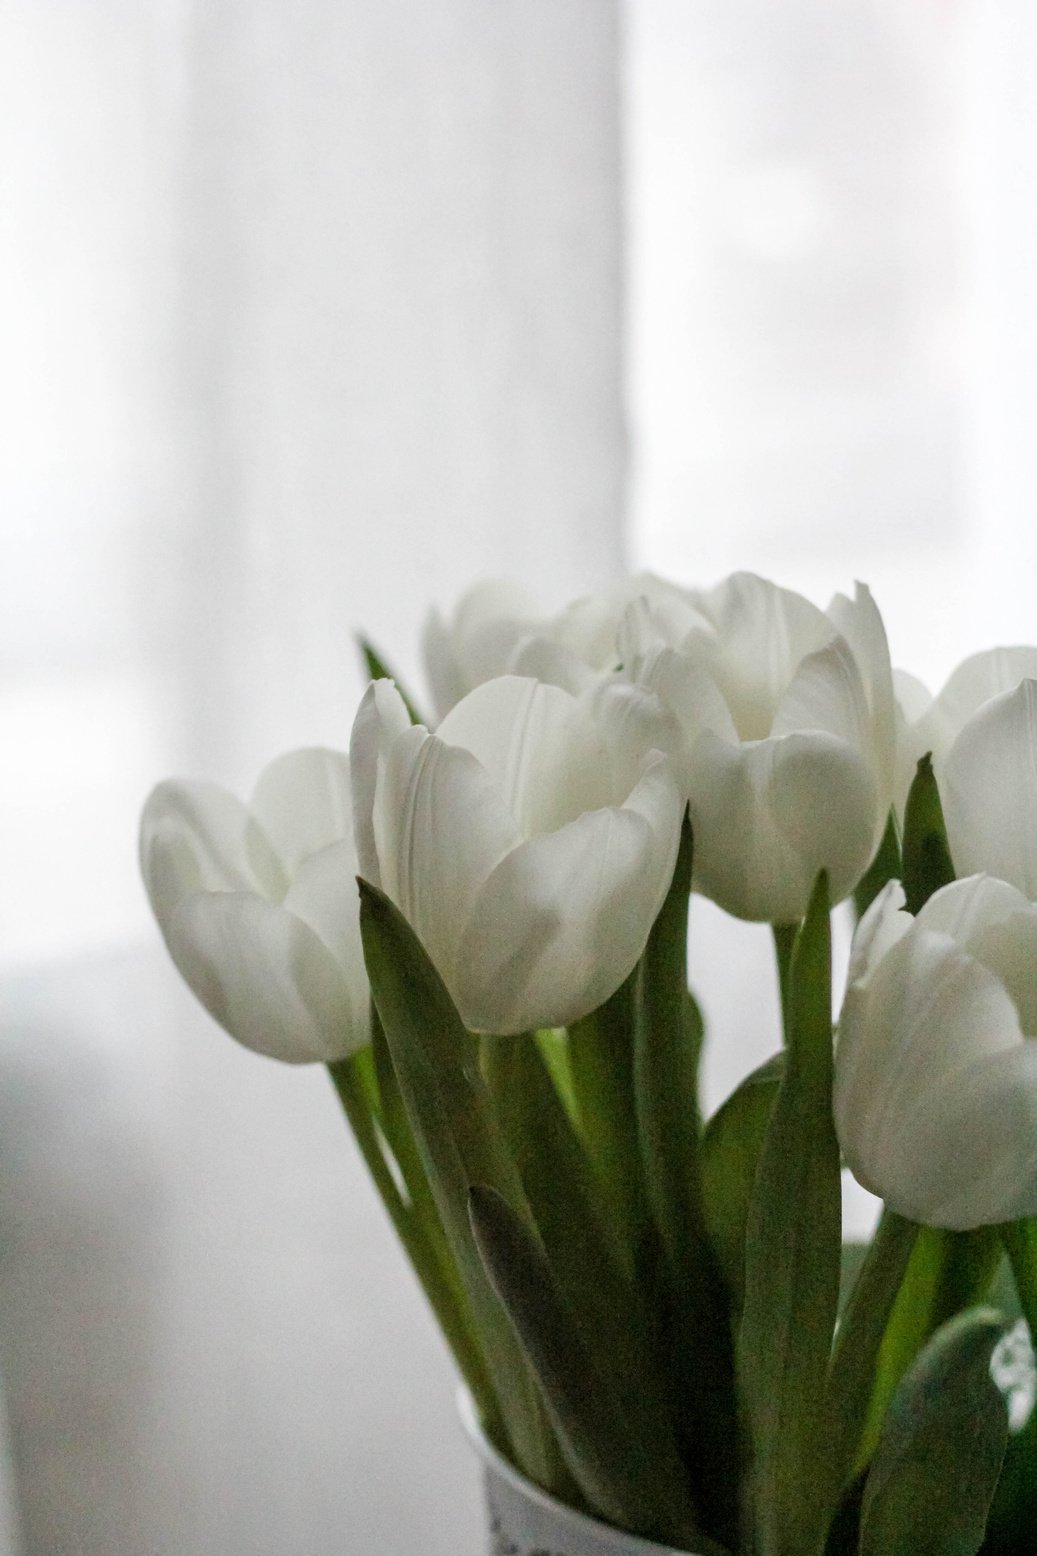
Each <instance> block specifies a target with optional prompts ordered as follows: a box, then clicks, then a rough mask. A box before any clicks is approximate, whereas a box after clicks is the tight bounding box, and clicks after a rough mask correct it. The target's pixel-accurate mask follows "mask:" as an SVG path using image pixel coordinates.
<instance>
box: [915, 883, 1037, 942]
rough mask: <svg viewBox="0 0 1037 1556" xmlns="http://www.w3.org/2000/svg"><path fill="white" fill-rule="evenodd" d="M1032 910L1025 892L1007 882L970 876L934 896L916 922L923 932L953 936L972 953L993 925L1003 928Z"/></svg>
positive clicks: (942, 888) (944, 887) (942, 889)
mask: <svg viewBox="0 0 1037 1556" xmlns="http://www.w3.org/2000/svg"><path fill="white" fill-rule="evenodd" d="M1029 906H1030V904H1029V902H1028V901H1027V899H1026V898H1025V897H1024V896H1023V894H1022V892H1021V891H1018V890H1017V889H1016V888H1015V887H1014V886H1010V885H1009V884H1008V883H1007V881H999V880H995V878H994V877H993V876H990V875H970V876H967V877H965V878H963V879H961V880H957V881H952V882H951V883H950V885H949V886H943V887H941V888H940V890H939V891H937V892H934V893H933V895H932V896H931V897H930V898H929V901H928V902H927V903H926V904H925V905H924V907H923V908H922V910H921V912H920V913H919V914H918V917H917V919H916V920H915V922H916V923H917V925H918V927H919V929H924V930H927V931H928V932H929V933H930V934H936V935H949V936H950V937H951V939H952V940H956V941H957V943H958V944H959V945H960V946H962V947H963V948H964V949H965V950H967V951H971V950H972V946H973V942H974V940H975V939H976V937H977V936H979V935H980V934H981V933H982V931H983V930H984V929H986V928H988V927H989V926H991V925H994V926H997V927H1000V925H1001V922H1002V920H1004V919H1007V918H1010V917H1012V916H1013V915H1014V914H1016V913H1022V912H1025V911H1026V910H1027V909H1028V908H1029Z"/></svg>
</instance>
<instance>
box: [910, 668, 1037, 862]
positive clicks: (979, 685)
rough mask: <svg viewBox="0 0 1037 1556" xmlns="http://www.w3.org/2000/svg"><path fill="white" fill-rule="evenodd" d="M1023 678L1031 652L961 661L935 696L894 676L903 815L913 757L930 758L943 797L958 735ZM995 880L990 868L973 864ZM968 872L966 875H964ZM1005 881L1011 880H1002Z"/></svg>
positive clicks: (1036, 672)
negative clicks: (948, 760)
mask: <svg viewBox="0 0 1037 1556" xmlns="http://www.w3.org/2000/svg"><path fill="white" fill-rule="evenodd" d="M1026 678H1030V679H1037V648H1027V647H1016V648H990V649H985V650H984V651H983V652H982V653H979V654H972V655H970V656H969V658H968V659H965V660H963V661H962V663H961V664H960V665H959V666H958V668H957V669H956V670H955V671H954V673H953V674H952V675H951V676H950V677H949V679H948V681H947V683H946V685H945V686H944V688H943V690H942V691H941V692H939V693H938V695H937V696H935V697H932V696H930V694H929V692H928V691H927V690H926V688H925V687H924V686H923V685H922V683H921V682H920V681H918V680H916V679H915V677H914V676H910V675H907V674H906V673H905V672H904V671H903V670H896V671H894V680H895V685H896V693H897V701H898V703H899V706H900V711H901V714H902V720H901V730H900V734H899V740H898V754H897V780H896V802H897V808H898V810H899V811H900V812H901V813H903V808H904V802H905V801H906V799H907V792H908V789H909V788H910V787H911V780H912V779H913V778H914V776H915V768H916V766H917V764H918V759H919V757H922V756H925V755H926V753H927V752H929V753H931V754H932V758H933V771H934V773H935V775H936V780H937V783H938V784H939V785H940V790H941V793H942V792H943V783H942V781H941V780H942V779H943V773H944V762H945V760H946V758H947V755H948V753H949V751H950V749H951V747H952V746H953V745H954V743H955V741H956V740H957V738H958V736H959V735H960V734H961V733H962V731H963V730H964V728H965V726H966V724H968V723H970V722H971V720H972V719H973V718H975V717H976V715H977V714H978V713H979V712H980V710H981V709H982V708H983V707H984V706H985V704H987V703H988V702H990V701H991V699H992V698H994V697H1000V696H1001V695H1002V694H1003V693H1005V692H1011V691H1014V690H1015V689H1016V687H1017V686H1018V685H1019V684H1020V682H1021V681H1023V680H1025V679H1026ZM976 868H977V869H985V870H989V871H990V872H991V873H992V874H995V875H999V874H1000V873H1001V872H1000V870H999V869H998V868H997V867H996V866H995V865H992V864H984V865H977V866H976ZM965 873H969V872H965ZM1005 878H1006V879H1011V877H1010V876H1006V877H1005Z"/></svg>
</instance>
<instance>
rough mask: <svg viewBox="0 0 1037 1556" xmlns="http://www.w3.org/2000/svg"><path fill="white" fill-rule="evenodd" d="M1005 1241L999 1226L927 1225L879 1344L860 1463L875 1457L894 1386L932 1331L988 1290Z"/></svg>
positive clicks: (909, 1262) (862, 1463) (922, 1228)
mask: <svg viewBox="0 0 1037 1556" xmlns="http://www.w3.org/2000/svg"><path fill="white" fill-rule="evenodd" d="M1000 1254H1001V1242H1000V1239H999V1237H998V1233H997V1231H996V1230H995V1229H994V1228H993V1227H976V1228H975V1229H974V1230H973V1231H971V1232H948V1231H945V1230H942V1229H940V1228H938V1227H929V1226H923V1227H921V1228H920V1229H919V1231H918V1234H917V1236H916V1238H915V1243H914V1247H913V1249H912V1250H911V1256H910V1258H909V1260H908V1265H907V1270H906V1272H905V1274H904V1278H903V1280H902V1282H901V1286H900V1290H899V1292H898V1294H897V1298H896V1301H895V1302H894V1304H893V1311H892V1313H891V1315H890V1318H889V1322H888V1324H887V1325H886V1332H885V1334H884V1336H883V1339H882V1344H881V1346H880V1347H879V1353H878V1361H877V1364H876V1368H875V1383H874V1388H873V1390H872V1396H871V1404H870V1406H869V1409H868V1418H867V1422H866V1425H865V1428H864V1433H863V1436H862V1439H861V1443H860V1447H859V1450H858V1453H857V1460H856V1463H857V1467H858V1468H863V1466H864V1465H865V1464H866V1463H867V1462H868V1460H869V1459H870V1457H871V1455H872V1453H873V1451H874V1448H875V1444H876V1442H877V1441H878V1436H879V1431H880V1428H881V1425H882V1419H883V1416H884V1415H885V1413H886V1408H887V1406H888V1404H889V1401H890V1399H891V1398H892V1397H893V1392H894V1390H895V1389H896V1387H897V1384H898V1383H899V1382H900V1379H901V1378H902V1377H903V1375H904V1373H905V1372H906V1371H907V1369H908V1367H909V1366H910V1365H911V1363H912V1362H913V1361H914V1359H915V1357H916V1356H917V1355H918V1353H919V1351H920V1350H921V1349H922V1347H923V1346H924V1345H925V1344H926V1342H927V1341H928V1340H929V1339H930V1337H931V1336H932V1335H933V1334H935V1333H936V1331H937V1330H938V1329H939V1328H941V1326H942V1325H943V1324H945V1323H946V1322H947V1320H948V1319H950V1318H953V1317H954V1315H955V1314H956V1313H960V1312H962V1310H963V1309H965V1308H970V1307H974V1306H975V1305H976V1303H978V1302H981V1301H982V1300H983V1299H984V1297H985V1296H986V1295H987V1293H988V1291H989V1289H990V1284H991V1281H992V1280H993V1278H994V1275H995V1274H996V1272H997V1268H998V1264H999V1262H1000Z"/></svg>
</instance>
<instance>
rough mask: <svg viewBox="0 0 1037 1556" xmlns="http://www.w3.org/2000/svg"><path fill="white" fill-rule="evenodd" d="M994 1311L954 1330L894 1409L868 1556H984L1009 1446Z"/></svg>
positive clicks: (955, 1324)
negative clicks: (993, 1362)
mask: <svg viewBox="0 0 1037 1556" xmlns="http://www.w3.org/2000/svg"><path fill="white" fill-rule="evenodd" d="M1003 1332H1004V1326H1003V1323H1002V1320H1001V1318H1000V1316H999V1315H998V1314H996V1313H994V1312H992V1311H990V1310H989V1309H976V1310H972V1311H970V1312H966V1313H961V1314H959V1315H958V1316H957V1317H956V1318H954V1319H952V1320H951V1321H950V1322H949V1323H948V1324H946V1325H944V1327H943V1328H942V1329H940V1330H939V1331H938V1332H937V1334H936V1335H934V1337H933V1338H932V1339H931V1340H930V1341H929V1343H928V1345H927V1346H926V1347H925V1349H924V1350H923V1351H922V1353H921V1354H920V1355H919V1356H918V1357H917V1358H916V1360H915V1361H914V1362H913V1363H912V1365H911V1366H910V1367H909V1368H908V1370H907V1372H906V1373H905V1374H904V1376H903V1378H902V1379H901V1381H900V1384H899V1385H898V1387H897V1391H896V1393H895V1394H894V1396H893V1399H892V1401H891V1403H890V1407H889V1410H888V1412H887V1414H886V1418H885V1421H884V1423H883V1427H882V1433H881V1435H880V1437H879V1442H878V1446H877V1448H876V1451H875V1457H874V1459H873V1461H872V1465H871V1469H870V1470H869V1472H868V1478H867V1481H866V1483H865V1486H864V1494H863V1498H862V1503H861V1519H860V1523H861V1538H860V1551H861V1556H975V1553H976V1552H977V1551H979V1549H980V1547H981V1545H982V1543H983V1535H984V1531H985V1529H986V1524H987V1514H988V1511H989V1508H990V1503H991V1500H992V1499H993V1496H994V1491H995V1488H996V1486H997V1480H998V1476H999V1474H1000V1472H1001V1465H1002V1462H1003V1460H1004V1455H1005V1447H1006V1444H1007V1439H1008V1421H1007V1411H1006V1409H1005V1403H1004V1400H1003V1399H1002V1397H1001V1394H1000V1393H999V1391H998V1389H997V1388H996V1386H995V1385H994V1383H993V1381H992V1379H991V1376H990V1358H991V1355H992V1353H993V1350H994V1347H995V1345H996V1344H997V1342H998V1341H999V1340H1000V1338H1001V1336H1002V1334H1003Z"/></svg>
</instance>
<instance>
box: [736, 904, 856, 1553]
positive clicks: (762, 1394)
mask: <svg viewBox="0 0 1037 1556" xmlns="http://www.w3.org/2000/svg"><path fill="white" fill-rule="evenodd" d="M831 1012H832V1007H831V931H830V925H829V908H828V888H827V881H826V878H825V877H824V875H823V874H822V875H821V876H820V877H819V879H818V884H817V887H816V888H815V890H814V894H813V897H812V898H811V903H810V907H809V909H808V912H807V916H806V919H805V920H804V923H803V927H802V929H801V931H800V934H799V936H798V938H797V941H796V946H795V950H794V953H793V956H792V965H791V968H790V975H789V992H788V1002H787V1015H788V1047H787V1050H786V1064H785V1073H784V1075H783V1077H782V1081H781V1085H780V1087H779V1089H778V1095H777V1098H776V1100H775V1103H774V1111H773V1113H772V1114H771V1119H770V1124H769V1126H768V1129H767V1135H766V1139H765V1141H764V1146H763V1151H762V1154H761V1157H760V1163H759V1168H758V1171H757V1175H756V1183H755V1187H754V1190H753V1196H752V1202H751V1204H750V1208H749V1224H748V1230H747V1237H746V1274H745V1306H744V1308H743V1311H742V1325H741V1330H740V1334H739V1363H740V1372H741V1378H742V1387H743V1395H744V1399H745V1405H746V1409H747V1413H748V1418H749V1427H750V1432H751V1437H752V1447H753V1456H754V1460H753V1475H752V1478H753V1492H754V1502H755V1515H756V1528H757V1537H758V1543H759V1550H760V1553H761V1556H815V1553H818V1552H820V1551H821V1550H822V1549H823V1545H824V1535H825V1519H826V1513H827V1507H826V1502H827V1498H826V1496H825V1492H824V1487H823V1486H822V1485H820V1484H819V1479H818V1476H817V1475H816V1465H817V1461H818V1459H819V1456H820V1455H821V1454H822V1453H823V1452H824V1427H825V1421H824V1406H825V1382H826V1374H827V1368H828V1359H829V1353H830V1348H831V1343H832V1333H833V1329H834V1325H835V1316H836V1308H837V1303H838V1297H839V1263H840V1244H841V1239H840V1226H841V1184H840V1164H839V1147H838V1142H837V1141H836V1138H835V1131H834V1127H833V1124H832V1013H831Z"/></svg>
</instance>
